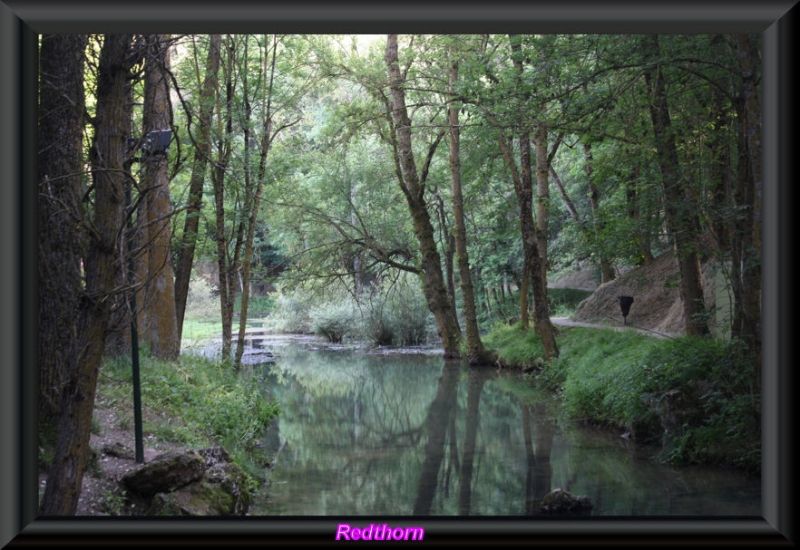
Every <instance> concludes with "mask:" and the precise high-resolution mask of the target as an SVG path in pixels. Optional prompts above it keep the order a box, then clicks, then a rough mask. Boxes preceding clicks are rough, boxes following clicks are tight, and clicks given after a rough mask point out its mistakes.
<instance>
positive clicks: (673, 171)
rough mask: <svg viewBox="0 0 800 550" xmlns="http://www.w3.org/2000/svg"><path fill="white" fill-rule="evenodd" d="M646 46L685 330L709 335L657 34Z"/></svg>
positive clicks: (694, 230) (691, 210)
mask: <svg viewBox="0 0 800 550" xmlns="http://www.w3.org/2000/svg"><path fill="white" fill-rule="evenodd" d="M644 46H645V48H646V51H648V52H649V54H650V57H649V60H650V62H651V63H652V65H650V66H649V67H647V68H646V69H645V72H644V77H645V82H646V83H647V88H648V95H649V96H650V97H651V98H652V100H651V102H650V117H651V119H652V122H653V135H654V140H655V145H656V151H657V153H656V155H657V158H658V165H659V167H660V169H661V177H662V186H663V191H664V210H665V212H666V219H667V224H668V226H669V228H670V233H671V234H672V236H673V238H674V240H675V253H676V256H677V258H678V265H679V267H680V275H681V281H680V290H681V299H682V300H683V314H684V317H685V319H686V333H687V334H688V335H691V336H705V335H707V334H709V328H708V320H707V316H706V311H705V300H704V297H703V278H702V274H701V272H700V250H699V247H698V229H699V220H698V219H697V214H696V209H695V207H694V204H692V201H691V199H690V198H689V197H687V195H688V190H687V188H686V187H685V184H684V183H683V181H682V177H681V164H680V161H679V159H678V151H677V148H676V143H675V132H674V129H673V127H672V122H671V119H670V113H669V106H668V104H667V93H666V87H665V82H664V73H663V70H662V68H661V63H660V60H659V56H660V51H659V46H658V36H656V35H648V36H647V37H645V38H644Z"/></svg>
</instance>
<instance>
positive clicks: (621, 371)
mask: <svg viewBox="0 0 800 550" xmlns="http://www.w3.org/2000/svg"><path fill="white" fill-rule="evenodd" d="M484 343H485V344H486V345H487V347H489V348H491V349H495V350H497V351H498V354H499V357H500V361H501V363H503V364H504V365H507V366H514V367H518V368H530V367H534V368H537V371H536V374H535V378H536V380H537V383H538V385H539V386H541V387H543V388H547V389H549V390H551V391H554V392H555V393H556V394H557V395H559V396H560V398H561V400H562V401H563V405H564V408H565V411H566V414H567V416H568V417H570V418H574V419H583V420H586V421H589V422H592V423H596V424H601V425H606V426H614V427H617V428H619V429H620V430H621V431H628V432H630V433H632V434H633V435H634V437H635V438H636V439H637V441H650V442H654V443H656V442H657V443H659V444H661V445H662V459H663V460H665V461H669V462H674V463H712V464H724V465H732V466H736V467H739V468H742V469H744V470H747V471H751V472H757V471H759V468H760V459H761V430H760V418H761V416H760V400H759V396H758V395H757V394H756V393H754V391H753V386H752V384H753V380H752V371H753V366H752V364H751V363H750V362H749V361H748V360H747V359H746V358H747V357H748V354H746V353H745V350H744V349H743V347H742V345H741V343H740V342H738V341H735V340H734V341H725V340H714V339H710V338H706V339H699V338H686V337H684V338H675V339H664V340H658V339H655V338H651V337H648V336H644V335H641V334H638V333H636V332H634V331H615V330H609V329H590V328H562V329H560V334H559V349H560V356H559V357H558V358H556V359H554V360H552V361H550V362H544V361H543V360H542V359H541V358H542V357H543V356H544V352H543V349H542V346H541V342H540V341H539V338H538V337H537V336H536V334H535V332H534V331H532V330H528V331H523V330H522V329H521V328H520V326H519V325H512V326H509V325H507V324H497V325H495V326H494V327H493V328H492V330H491V331H490V332H489V334H487V335H486V337H485V338H484Z"/></svg>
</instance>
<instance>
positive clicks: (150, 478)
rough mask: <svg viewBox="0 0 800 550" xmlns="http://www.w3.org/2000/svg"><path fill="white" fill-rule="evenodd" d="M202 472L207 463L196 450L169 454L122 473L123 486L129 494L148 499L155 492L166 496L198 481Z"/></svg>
mask: <svg viewBox="0 0 800 550" xmlns="http://www.w3.org/2000/svg"><path fill="white" fill-rule="evenodd" d="M205 471H206V461H205V459H204V458H203V456H201V455H200V454H199V453H197V452H196V451H185V452H169V453H164V454H161V455H158V456H157V457H156V458H154V459H153V461H152V462H150V463H148V464H145V465H144V466H142V467H141V468H139V469H138V470H134V471H132V472H129V473H127V474H125V475H124V476H123V477H122V484H123V485H125V487H127V488H128V490H130V491H131V492H132V493H135V494H137V495H139V496H142V497H145V498H151V497H153V496H154V495H155V494H156V493H168V492H170V491H174V490H175V489H179V488H181V487H183V486H185V485H188V484H189V483H191V482H193V481H197V480H198V479H200V478H201V477H203V474H204V473H205Z"/></svg>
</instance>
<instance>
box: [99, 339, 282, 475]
mask: <svg viewBox="0 0 800 550" xmlns="http://www.w3.org/2000/svg"><path fill="white" fill-rule="evenodd" d="M258 372H260V371H258V370H243V371H241V372H239V373H237V372H235V371H234V370H233V369H232V368H231V367H229V366H225V365H222V364H220V363H219V362H218V361H213V360H210V359H205V358H202V357H197V356H193V355H183V356H181V358H180V359H179V360H178V361H176V362H166V361H161V360H158V359H155V358H153V357H150V356H147V355H146V354H145V355H144V356H143V357H141V359H140V380H141V396H142V409H143V410H142V416H143V423H142V424H143V434H144V436H145V437H146V438H148V441H152V442H154V443H155V444H157V443H158V442H159V441H162V442H166V443H173V444H177V445H181V446H186V447H191V448H199V447H203V446H210V445H221V446H223V447H225V448H226V449H227V450H228V451H229V452H230V453H231V455H232V456H233V457H234V460H235V461H236V462H237V463H238V464H239V465H240V466H242V467H243V468H244V469H245V470H246V471H248V470H249V471H248V473H251V474H252V473H253V471H255V470H254V469H253V468H252V465H250V464H249V463H248V462H249V460H250V457H251V456H252V452H253V450H254V449H256V446H257V445H258V444H259V443H260V442H261V439H262V437H263V435H264V432H265V430H266V427H267V425H268V424H269V422H270V421H271V420H272V419H273V418H274V417H275V416H276V415H277V414H278V413H279V410H278V406H277V404H276V403H275V402H274V401H272V400H270V399H268V398H267V397H266V396H265V394H264V391H263V386H262V383H261V380H260V379H259V377H258ZM132 395H133V382H132V368H131V361H130V358H117V359H109V360H107V361H106V362H105V364H104V366H103V368H102V370H101V372H100V377H99V379H98V388H97V406H104V407H113V408H114V409H115V410H117V411H118V415H117V418H118V420H117V422H118V427H119V428H120V429H125V430H127V429H130V428H131V427H132V425H133V398H132Z"/></svg>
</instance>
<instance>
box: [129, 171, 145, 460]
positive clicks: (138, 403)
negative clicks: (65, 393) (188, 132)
mask: <svg viewBox="0 0 800 550" xmlns="http://www.w3.org/2000/svg"><path fill="white" fill-rule="evenodd" d="M130 168H131V163H130V162H129V163H128V164H127V169H128V179H127V184H126V186H125V198H126V200H127V203H128V208H130V207H131V185H132V182H131V178H132V176H131V175H130ZM133 235H134V232H133V212H129V213H128V282H129V284H130V298H129V304H130V311H131V364H132V366H133V431H134V438H135V440H136V462H138V463H140V464H141V463H143V462H144V443H143V438H142V389H141V383H140V376H139V329H138V326H137V324H136V317H137V313H136V289H135V283H136V266H135V264H134V262H133V246H134V236H133Z"/></svg>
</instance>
